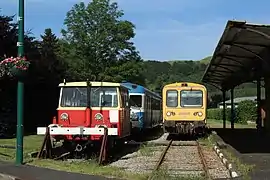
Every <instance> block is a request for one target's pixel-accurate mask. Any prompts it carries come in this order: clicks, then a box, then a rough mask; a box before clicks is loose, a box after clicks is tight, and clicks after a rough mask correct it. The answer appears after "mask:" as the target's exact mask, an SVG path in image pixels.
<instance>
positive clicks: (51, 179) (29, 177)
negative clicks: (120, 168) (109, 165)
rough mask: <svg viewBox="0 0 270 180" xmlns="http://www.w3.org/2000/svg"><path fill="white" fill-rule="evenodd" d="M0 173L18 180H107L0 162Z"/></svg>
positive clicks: (99, 177)
mask: <svg viewBox="0 0 270 180" xmlns="http://www.w3.org/2000/svg"><path fill="white" fill-rule="evenodd" d="M0 173H2V174H8V175H11V176H15V177H18V178H19V179H20V180H60V179H64V180H108V179H111V178H105V177H101V176H94V175H85V174H79V173H69V172H64V171H57V170H52V169H47V168H39V167H35V166H29V165H21V166H17V165H15V164H12V163H7V162H2V161H1V162H0ZM3 180H5V179H3Z"/></svg>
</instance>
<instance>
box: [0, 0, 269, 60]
mask: <svg viewBox="0 0 270 180" xmlns="http://www.w3.org/2000/svg"><path fill="white" fill-rule="evenodd" d="M80 1H82V0H25V29H26V30H31V31H32V32H33V33H34V35H35V36H36V37H40V34H42V33H43V32H44V29H46V28H51V29H52V30H53V31H54V33H55V34H56V35H57V36H61V33H60V31H61V29H62V28H65V27H64V25H63V22H64V19H65V16H66V13H67V11H69V10H70V9H71V8H72V6H73V5H74V4H75V3H78V2H80ZM89 1H90V0H84V2H86V3H88V2H89ZM114 1H117V2H118V5H119V8H120V9H122V10H123V11H124V13H125V15H124V17H123V18H124V19H126V20H129V21H131V22H133V23H134V24H135V26H136V29H135V32H136V36H135V38H134V39H133V42H134V43H135V45H136V47H137V49H138V50H139V52H140V55H141V56H142V58H143V59H146V60H160V61H167V60H200V59H202V58H204V57H206V56H210V55H212V54H213V51H214V49H215V48H216V45H217V43H218V41H219V39H220V37H221V35H222V33H223V30H224V27H225V25H226V23H227V21H228V20H245V21H247V22H249V23H256V24H270V18H269V17H270V11H269V7H270V1H267V0H259V1H251V0H250V1H247V0H114ZM258 2H259V3H258ZM0 8H1V10H0V13H1V14H4V15H15V14H17V11H18V0H0Z"/></svg>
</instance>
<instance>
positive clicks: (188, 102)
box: [180, 90, 203, 107]
mask: <svg viewBox="0 0 270 180" xmlns="http://www.w3.org/2000/svg"><path fill="white" fill-rule="evenodd" d="M180 94H181V95H180V98H181V99H180V105H181V107H201V106H202V105H203V92H202V91H201V90H192V91H190V90H182V91H181V92H180Z"/></svg>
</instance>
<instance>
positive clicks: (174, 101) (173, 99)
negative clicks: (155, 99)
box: [166, 90, 178, 107]
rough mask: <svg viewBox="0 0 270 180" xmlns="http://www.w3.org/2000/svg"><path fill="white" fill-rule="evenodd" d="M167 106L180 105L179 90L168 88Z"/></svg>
mask: <svg viewBox="0 0 270 180" xmlns="http://www.w3.org/2000/svg"><path fill="white" fill-rule="evenodd" d="M166 106H167V107H177V106H178V91H176V90H168V91H167V93H166Z"/></svg>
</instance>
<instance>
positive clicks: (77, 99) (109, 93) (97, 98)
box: [60, 87, 118, 107]
mask: <svg viewBox="0 0 270 180" xmlns="http://www.w3.org/2000/svg"><path fill="white" fill-rule="evenodd" d="M90 91H91V96H90V106H91V107H117V106H118V94H117V88H116V87H112V88H111V87H91V90H90ZM60 106H61V107H87V87H64V88H63V89H62V97H61V101H60Z"/></svg>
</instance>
